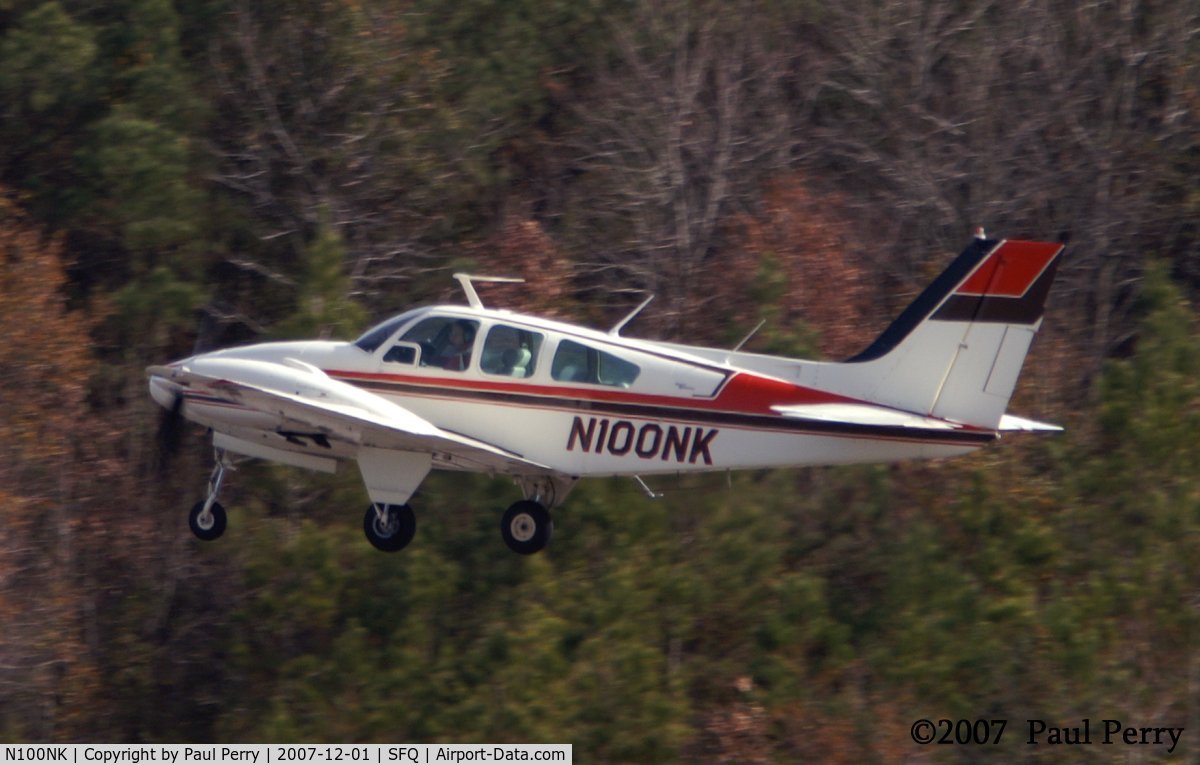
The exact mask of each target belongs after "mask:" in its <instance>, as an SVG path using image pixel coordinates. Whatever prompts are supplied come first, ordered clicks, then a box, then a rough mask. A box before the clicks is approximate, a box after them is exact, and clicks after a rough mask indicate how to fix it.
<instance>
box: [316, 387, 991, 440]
mask: <svg viewBox="0 0 1200 765" xmlns="http://www.w3.org/2000/svg"><path fill="white" fill-rule="evenodd" d="M335 379H338V380H341V381H342V382H347V383H350V384H352V385H356V386H358V387H360V388H363V389H364V390H368V391H371V392H372V393H377V394H380V393H381V394H403V395H411V396H420V397H431V398H447V399H459V400H462V399H466V400H471V401H478V402H487V403H493V404H501V405H507V406H520V407H529V408H536V409H559V410H565V411H569V412H587V413H589V414H592V415H597V416H609V417H627V418H632V419H642V420H669V421H673V422H687V423H694V424H700V425H709V426H714V427H722V426H724V427H737V428H751V429H757V430H777V431H786V432H790V433H807V434H812V435H829V436H842V437H849V438H873V439H886V440H893V441H923V442H932V443H946V444H978V445H982V444H986V443H989V442H991V441H994V440H995V439H996V437H997V434H996V433H995V431H991V430H983V431H981V430H939V429H933V428H908V427H903V426H899V425H865V424H860V423H849V422H829V421H825V420H805V419H798V418H794V417H784V416H782V415H767V414H749V413H743V412H722V411H708V410H703V409H688V408H686V407H678V408H677V407H671V406H662V405H656V404H644V403H622V402H614V401H593V400H588V399H581V398H568V397H558V396H545V395H539V394H526V393H515V392H511V391H485V390H471V389H461V388H452V389H451V388H446V387H443V386H438V385H419V384H413V383H406V382H387V381H381V380H360V379H357V378H354V377H336V378H335Z"/></svg>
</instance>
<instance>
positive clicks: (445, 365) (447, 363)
mask: <svg viewBox="0 0 1200 765" xmlns="http://www.w3.org/2000/svg"><path fill="white" fill-rule="evenodd" d="M478 331H479V322H477V321H472V320H470V319H455V318H453V317H450V316H437V317H434V318H432V319H426V320H425V321H422V322H420V323H418V324H417V325H416V326H415V327H413V328H412V329H410V330H409V331H407V332H405V333H404V336H403V337H401V338H400V339H401V340H406V341H408V342H410V343H416V344H417V345H419V346H421V366H423V367H439V368H441V369H448V370H450V371H453V372H461V371H463V370H465V369H466V368H467V367H469V366H471V351H472V350H473V349H474V347H475V333H476V332H478Z"/></svg>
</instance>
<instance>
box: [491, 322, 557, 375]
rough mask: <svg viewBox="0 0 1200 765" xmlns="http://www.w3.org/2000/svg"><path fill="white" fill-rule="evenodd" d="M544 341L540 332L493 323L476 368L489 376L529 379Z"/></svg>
mask: <svg viewBox="0 0 1200 765" xmlns="http://www.w3.org/2000/svg"><path fill="white" fill-rule="evenodd" d="M544 339H545V337H544V335H542V334H541V333H540V332H531V331H529V330H526V329H518V328H517V327H510V326H508V325H506V324H497V325H496V326H494V327H492V328H491V329H490V330H488V334H487V339H486V340H485V341H484V343H483V351H482V352H481V353H480V354H479V368H480V369H482V370H483V371H484V372H485V373H486V374H490V375H503V376H505V377H520V378H525V377H532V376H533V372H534V369H535V366H536V364H537V357H538V351H539V350H541V347H542V340H544Z"/></svg>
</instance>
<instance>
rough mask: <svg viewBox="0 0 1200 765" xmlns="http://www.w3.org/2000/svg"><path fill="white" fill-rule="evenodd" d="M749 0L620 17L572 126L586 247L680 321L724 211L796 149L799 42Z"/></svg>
mask: <svg viewBox="0 0 1200 765" xmlns="http://www.w3.org/2000/svg"><path fill="white" fill-rule="evenodd" d="M778 22H779V19H778V18H775V17H773V16H772V15H771V14H769V13H767V12H765V11H763V10H762V9H761V7H759V5H758V4H755V3H749V2H744V3H743V2H738V3H719V2H705V1H699V2H697V1H696V0H658V1H656V2H648V3H641V4H638V5H637V6H636V7H635V8H634V9H633V10H632V11H631V12H630V14H629V15H628V16H624V17H621V18H613V19H610V26H611V39H612V43H613V47H612V53H611V57H610V58H609V59H607V60H605V61H604V62H602V63H601V64H600V65H599V66H598V68H597V70H596V74H595V80H594V82H593V85H592V87H593V92H592V93H591V94H589V97H588V98H587V99H585V100H584V102H583V103H584V105H583V106H581V107H580V110H579V114H578V118H579V122H580V125H581V127H580V129H579V131H578V133H577V135H576V136H575V137H574V141H573V145H574V146H576V147H577V151H578V159H577V165H578V167H579V168H580V169H582V170H583V171H584V173H585V177H584V180H582V181H581V182H580V183H579V184H577V186H576V187H575V189H574V191H575V193H578V194H580V195H582V196H584V197H586V199H587V204H586V206H585V205H584V204H583V203H582V202H578V203H577V206H578V207H579V208H580V209H586V210H587V212H586V213H585V214H584V215H585V220H584V221H583V224H584V225H582V226H581V227H580V230H579V232H577V233H581V234H582V236H581V239H582V241H581V242H580V243H579V246H578V249H579V250H581V251H582V252H583V253H584V255H583V258H584V261H585V262H584V264H583V268H584V270H585V271H586V272H588V273H589V274H592V275H598V276H599V277H600V282H601V283H603V284H612V285H617V284H619V285H620V286H621V287H625V288H627V287H629V286H630V285H633V286H636V287H639V288H641V289H644V290H648V291H652V292H655V293H657V294H659V296H660V298H661V299H660V301H659V303H658V306H657V310H658V312H659V313H660V314H661V313H664V312H665V314H666V317H667V319H668V331H673V330H674V329H677V327H675V326H672V325H675V324H677V323H678V320H679V317H680V316H681V315H682V314H683V313H684V311H685V306H686V304H687V303H688V301H691V300H695V299H696V298H697V297H698V294H697V285H698V282H697V274H698V271H699V269H701V268H702V267H703V266H704V264H705V262H706V260H707V259H708V258H709V257H710V255H711V254H712V252H713V251H714V248H716V247H717V246H718V240H719V238H720V227H721V222H722V219H723V218H724V217H725V216H727V215H728V214H729V213H730V212H731V211H734V210H736V209H738V208H739V207H740V206H742V205H745V204H746V203H747V200H752V199H753V198H754V197H755V196H756V195H755V193H754V191H753V190H754V185H755V182H756V181H757V180H758V179H760V178H761V177H762V174H763V171H764V170H765V169H766V168H769V167H771V166H772V163H773V162H776V163H777V162H779V161H780V159H781V158H786V157H787V155H788V154H789V148H790V144H791V138H790V130H791V126H790V125H789V120H788V114H787V110H786V109H785V108H783V106H782V104H783V103H784V100H785V96H786V93H785V88H786V85H787V83H788V74H789V68H788V62H789V58H790V55H791V54H790V53H789V50H788V48H787V45H786V43H785V41H786V36H785V35H784V34H783V33H784V31H785V30H784V29H783V27H782V26H780V25H779V24H778Z"/></svg>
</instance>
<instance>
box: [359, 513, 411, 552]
mask: <svg viewBox="0 0 1200 765" xmlns="http://www.w3.org/2000/svg"><path fill="white" fill-rule="evenodd" d="M384 513H385V516H386V519H385V521H384V523H382V524H381V523H380V522H379V514H378V513H376V512H375V505H371V506H370V507H368V508H367V513H366V515H364V516H363V532H364V533H365V534H366V535H367V541H368V542H370V543H371V544H372V545H373V546H374V547H375V549H377V550H383V551H384V552H396V551H397V550H403V549H404V548H405V547H407V546H408V543H409V542H411V541H412V540H413V536H415V535H416V533H417V515H416V513H414V512H413V509H412V508H411V507H409V506H408V505H386V506H385V507H384Z"/></svg>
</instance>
